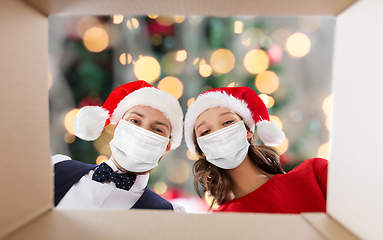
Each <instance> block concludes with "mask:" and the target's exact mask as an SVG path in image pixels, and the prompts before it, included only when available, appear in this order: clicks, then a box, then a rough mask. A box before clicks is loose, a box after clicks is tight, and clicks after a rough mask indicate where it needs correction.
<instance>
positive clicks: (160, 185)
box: [153, 182, 168, 195]
mask: <svg viewBox="0 0 383 240" xmlns="http://www.w3.org/2000/svg"><path fill="white" fill-rule="evenodd" d="M153 190H154V192H156V193H157V194H160V195H161V194H164V193H165V192H166V191H167V190H168V185H166V183H164V182H156V184H154V187H153Z"/></svg>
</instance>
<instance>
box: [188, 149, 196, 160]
mask: <svg viewBox="0 0 383 240" xmlns="http://www.w3.org/2000/svg"><path fill="white" fill-rule="evenodd" d="M186 156H187V157H188V158H189V159H190V160H192V161H197V160H198V159H199V157H198V155H197V153H192V152H190V151H189V149H188V150H187V151H186Z"/></svg>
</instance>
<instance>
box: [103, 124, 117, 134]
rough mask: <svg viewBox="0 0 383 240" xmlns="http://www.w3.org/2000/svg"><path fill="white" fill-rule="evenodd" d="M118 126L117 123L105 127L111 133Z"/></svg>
mask: <svg viewBox="0 0 383 240" xmlns="http://www.w3.org/2000/svg"><path fill="white" fill-rule="evenodd" d="M115 128H116V125H115V124H109V125H108V126H106V127H105V128H104V130H105V131H106V132H107V133H109V134H114V130H115Z"/></svg>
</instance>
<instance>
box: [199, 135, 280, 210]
mask: <svg viewBox="0 0 383 240" xmlns="http://www.w3.org/2000/svg"><path fill="white" fill-rule="evenodd" d="M249 142H250V147H249V150H248V155H249V158H250V159H251V162H252V163H253V164H255V165H256V166H257V167H259V168H260V169H262V170H263V171H265V172H266V173H270V174H284V173H285V171H284V170H283V168H282V165H281V160H280V156H279V154H278V152H277V150H276V149H275V148H273V147H269V146H265V145H256V144H254V140H253V137H251V138H250V139H249ZM194 144H195V146H196V153H197V154H198V157H199V159H198V160H197V161H196V162H195V163H194V165H193V174H194V187H195V189H196V191H197V193H198V196H200V197H202V195H201V193H200V191H199V188H198V183H200V184H201V185H202V186H203V187H204V188H205V190H206V191H208V192H209V193H210V195H211V196H212V197H213V201H212V203H211V205H210V209H211V208H212V206H213V205H214V204H215V203H217V204H218V205H221V204H222V203H224V202H227V201H229V200H231V196H232V191H231V182H230V178H229V176H228V175H227V173H226V171H225V170H224V169H222V168H219V167H217V166H215V165H213V164H211V163H210V162H208V161H207V160H206V157H205V156H204V155H203V152H202V150H201V149H200V148H199V146H198V144H197V139H196V136H195V133H194Z"/></svg>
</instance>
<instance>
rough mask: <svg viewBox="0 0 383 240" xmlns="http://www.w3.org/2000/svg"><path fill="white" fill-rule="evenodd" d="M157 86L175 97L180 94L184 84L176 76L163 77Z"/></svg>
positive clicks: (178, 96) (177, 97)
mask: <svg viewBox="0 0 383 240" xmlns="http://www.w3.org/2000/svg"><path fill="white" fill-rule="evenodd" d="M158 88H159V89H161V90H162V91H164V92H167V93H170V94H171V95H173V97H175V98H176V99H179V98H180V97H181V96H182V93H183V91H184V86H183V84H182V82H181V81H180V80H179V79H178V78H176V77H165V78H163V79H162V80H161V81H160V82H159V83H158Z"/></svg>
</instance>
